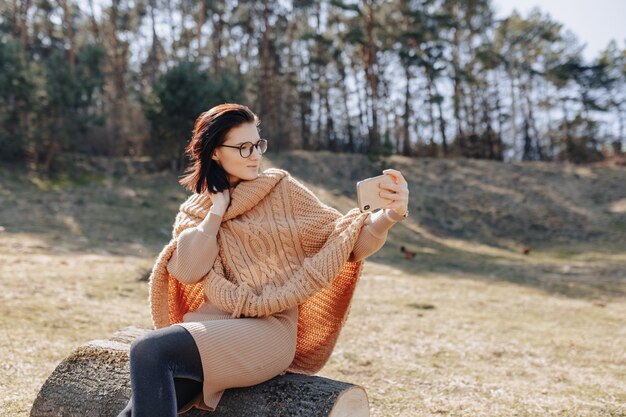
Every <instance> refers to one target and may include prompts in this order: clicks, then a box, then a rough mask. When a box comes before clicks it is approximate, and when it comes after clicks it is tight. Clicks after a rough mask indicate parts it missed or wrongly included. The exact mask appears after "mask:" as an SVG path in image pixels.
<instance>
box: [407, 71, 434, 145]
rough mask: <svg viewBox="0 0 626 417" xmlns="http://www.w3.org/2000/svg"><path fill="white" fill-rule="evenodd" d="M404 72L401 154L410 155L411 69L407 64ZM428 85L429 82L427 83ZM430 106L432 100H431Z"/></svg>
mask: <svg viewBox="0 0 626 417" xmlns="http://www.w3.org/2000/svg"><path fill="white" fill-rule="evenodd" d="M404 73H405V75H406V89H405V92H404V114H403V115H402V119H403V124H402V136H403V145H402V155H405V156H410V155H411V154H412V153H413V152H412V150H411V138H410V129H409V123H410V122H411V88H410V87H411V71H410V69H409V66H408V65H407V66H406V67H404ZM429 86H430V83H429ZM431 106H432V102H431Z"/></svg>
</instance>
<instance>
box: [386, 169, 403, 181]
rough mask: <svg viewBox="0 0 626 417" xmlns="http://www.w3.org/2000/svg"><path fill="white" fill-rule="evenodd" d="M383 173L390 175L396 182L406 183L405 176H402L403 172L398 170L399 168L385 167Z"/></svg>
mask: <svg viewBox="0 0 626 417" xmlns="http://www.w3.org/2000/svg"><path fill="white" fill-rule="evenodd" d="M383 174H386V175H389V176H391V177H392V178H393V181H394V182H395V183H396V184H406V183H407V182H406V180H405V179H404V177H403V176H402V173H401V172H400V171H398V170H397V169H392V168H389V169H385V170H383Z"/></svg>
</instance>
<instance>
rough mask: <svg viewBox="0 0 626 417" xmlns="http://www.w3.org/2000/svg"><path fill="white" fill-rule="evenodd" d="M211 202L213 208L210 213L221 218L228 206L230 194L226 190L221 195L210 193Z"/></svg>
mask: <svg viewBox="0 0 626 417" xmlns="http://www.w3.org/2000/svg"><path fill="white" fill-rule="evenodd" d="M211 201H212V202H213V206H211V209H210V211H212V212H213V213H215V214H219V215H220V216H223V215H224V213H226V209H227V208H228V205H229V204H230V192H229V191H228V188H227V189H225V190H224V191H222V192H221V193H211Z"/></svg>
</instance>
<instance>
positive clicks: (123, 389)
mask: <svg viewBox="0 0 626 417" xmlns="http://www.w3.org/2000/svg"><path fill="white" fill-rule="evenodd" d="M146 332H148V330H146V329H138V328H134V327H130V328H126V329H124V330H122V331H120V332H118V333H116V334H114V335H113V336H112V337H111V338H110V339H109V340H94V341H92V342H89V343H87V344H86V345H83V346H80V347H79V348H78V349H76V350H75V351H74V352H72V353H71V354H70V356H69V357H68V358H66V359H65V360H64V361H63V362H61V364H59V366H57V368H56V369H55V370H54V372H53V373H52V375H50V377H49V378H48V380H47V381H46V382H45V383H44V385H43V386H42V387H41V390H40V391H39V394H38V395H37V398H36V399H35V403H34V404H33V408H32V409H31V413H30V417H44V416H45V417H57V416H58V417H61V416H63V417H79V416H80V417H92V416H93V417H110V416H115V415H117V413H119V412H120V411H121V410H122V409H123V408H124V407H125V406H126V404H127V402H128V399H129V398H130V393H131V390H130V386H129V385H130V382H129V364H128V351H129V348H130V344H131V342H132V341H133V340H134V339H135V338H137V337H139V336H141V335H143V334H144V333H146ZM184 415H185V416H189V417H234V416H247V417H270V416H273V417H287V416H294V417H298V416H301V417H305V416H307V417H322V416H332V417H340V416H351V417H365V416H369V406H368V400H367V394H366V392H365V390H364V389H363V388H361V387H359V386H357V385H352V384H348V383H345V382H340V381H334V380H331V379H327V378H321V377H316V376H307V375H300V374H285V375H281V376H277V377H275V378H273V379H271V380H269V381H266V382H264V383H262V384H259V385H255V386H252V387H247V388H233V389H228V390H226V391H225V392H224V395H223V396H222V399H221V400H220V403H219V405H218V406H217V409H216V411H215V412H205V411H201V410H198V409H192V410H190V411H189V412H187V413H185V414H184Z"/></svg>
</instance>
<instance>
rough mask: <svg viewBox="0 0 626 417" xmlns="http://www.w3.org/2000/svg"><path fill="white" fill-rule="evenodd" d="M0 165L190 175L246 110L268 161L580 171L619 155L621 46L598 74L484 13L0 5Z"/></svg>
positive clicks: (337, 2)
mask: <svg viewBox="0 0 626 417" xmlns="http://www.w3.org/2000/svg"><path fill="white" fill-rule="evenodd" d="M0 7H1V10H2V14H1V18H0V19H1V20H0V39H1V43H0V160H5V161H13V162H16V163H18V164H23V165H24V166H27V167H29V168H31V169H33V170H35V171H37V172H41V173H50V172H54V170H55V161H57V159H58V158H59V157H60V156H61V155H64V154H85V155H93V156H112V157H142V156H149V157H151V158H153V159H154V161H156V163H157V164H158V166H159V167H161V168H168V167H169V168H172V169H174V170H176V169H179V168H180V167H181V166H182V165H184V163H185V160H184V158H185V157H184V155H183V150H184V147H185V145H186V143H187V141H188V140H189V138H190V137H191V131H192V128H193V122H194V120H195V118H196V117H198V115H199V114H200V113H202V112H203V111H206V110H208V109H209V108H211V107H212V106H214V105H216V104H220V103H224V102H238V103H241V104H245V105H247V106H249V107H250V108H251V109H252V110H253V111H254V112H255V113H257V114H258V115H259V117H260V119H261V125H260V129H261V136H262V137H265V138H267V139H268V140H269V141H270V150H272V151H275V152H280V151H282V150H289V149H305V150H313V151H315V150H330V151H334V152H348V153H364V154H368V155H392V154H400V155H406V156H414V157H434V158H439V157H441V158H446V157H468V158H482V159H493V160H500V161H526V160H529V161H532V160H540V161H555V162H556V161H569V162H573V163H587V162H594V161H598V160H602V159H603V158H605V157H606V156H607V155H609V154H621V153H622V152H623V149H624V146H625V145H626V136H625V135H626V127H625V124H626V103H625V100H624V98H625V97H626V43H624V44H623V45H622V46H620V45H619V43H618V42H615V41H611V42H610V43H609V44H608V45H607V46H606V48H605V49H604V50H603V51H602V52H601V53H599V54H598V55H597V56H596V57H595V58H594V59H593V60H586V59H585V58H584V56H583V48H584V45H583V43H582V42H581V41H580V40H579V39H578V38H577V37H576V35H575V34H574V33H572V32H571V31H570V30H568V28H566V27H564V26H563V25H562V24H561V23H559V22H558V21H557V20H555V19H554V18H553V17H551V16H550V15H548V14H545V13H543V12H542V11H541V10H540V9H534V10H533V11H532V12H530V13H528V15H526V16H523V15H520V14H519V13H517V12H513V13H512V14H511V15H509V16H507V17H506V18H499V19H497V18H496V17H495V12H494V6H493V4H492V3H491V1H490V0H386V1H376V0H365V1H348V0H345V1H341V0H330V1H329V0H321V1H312V0H293V1H286V0H262V1H261V0H260V1H247V2H239V1H230V0H218V1H206V0H203V1H188V0H137V1H128V0H112V1H110V2H109V1H107V2H99V1H94V0H88V1H80V2H78V1H73V0H58V1H49V0H34V1H33V0H13V1H9V0H0Z"/></svg>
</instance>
